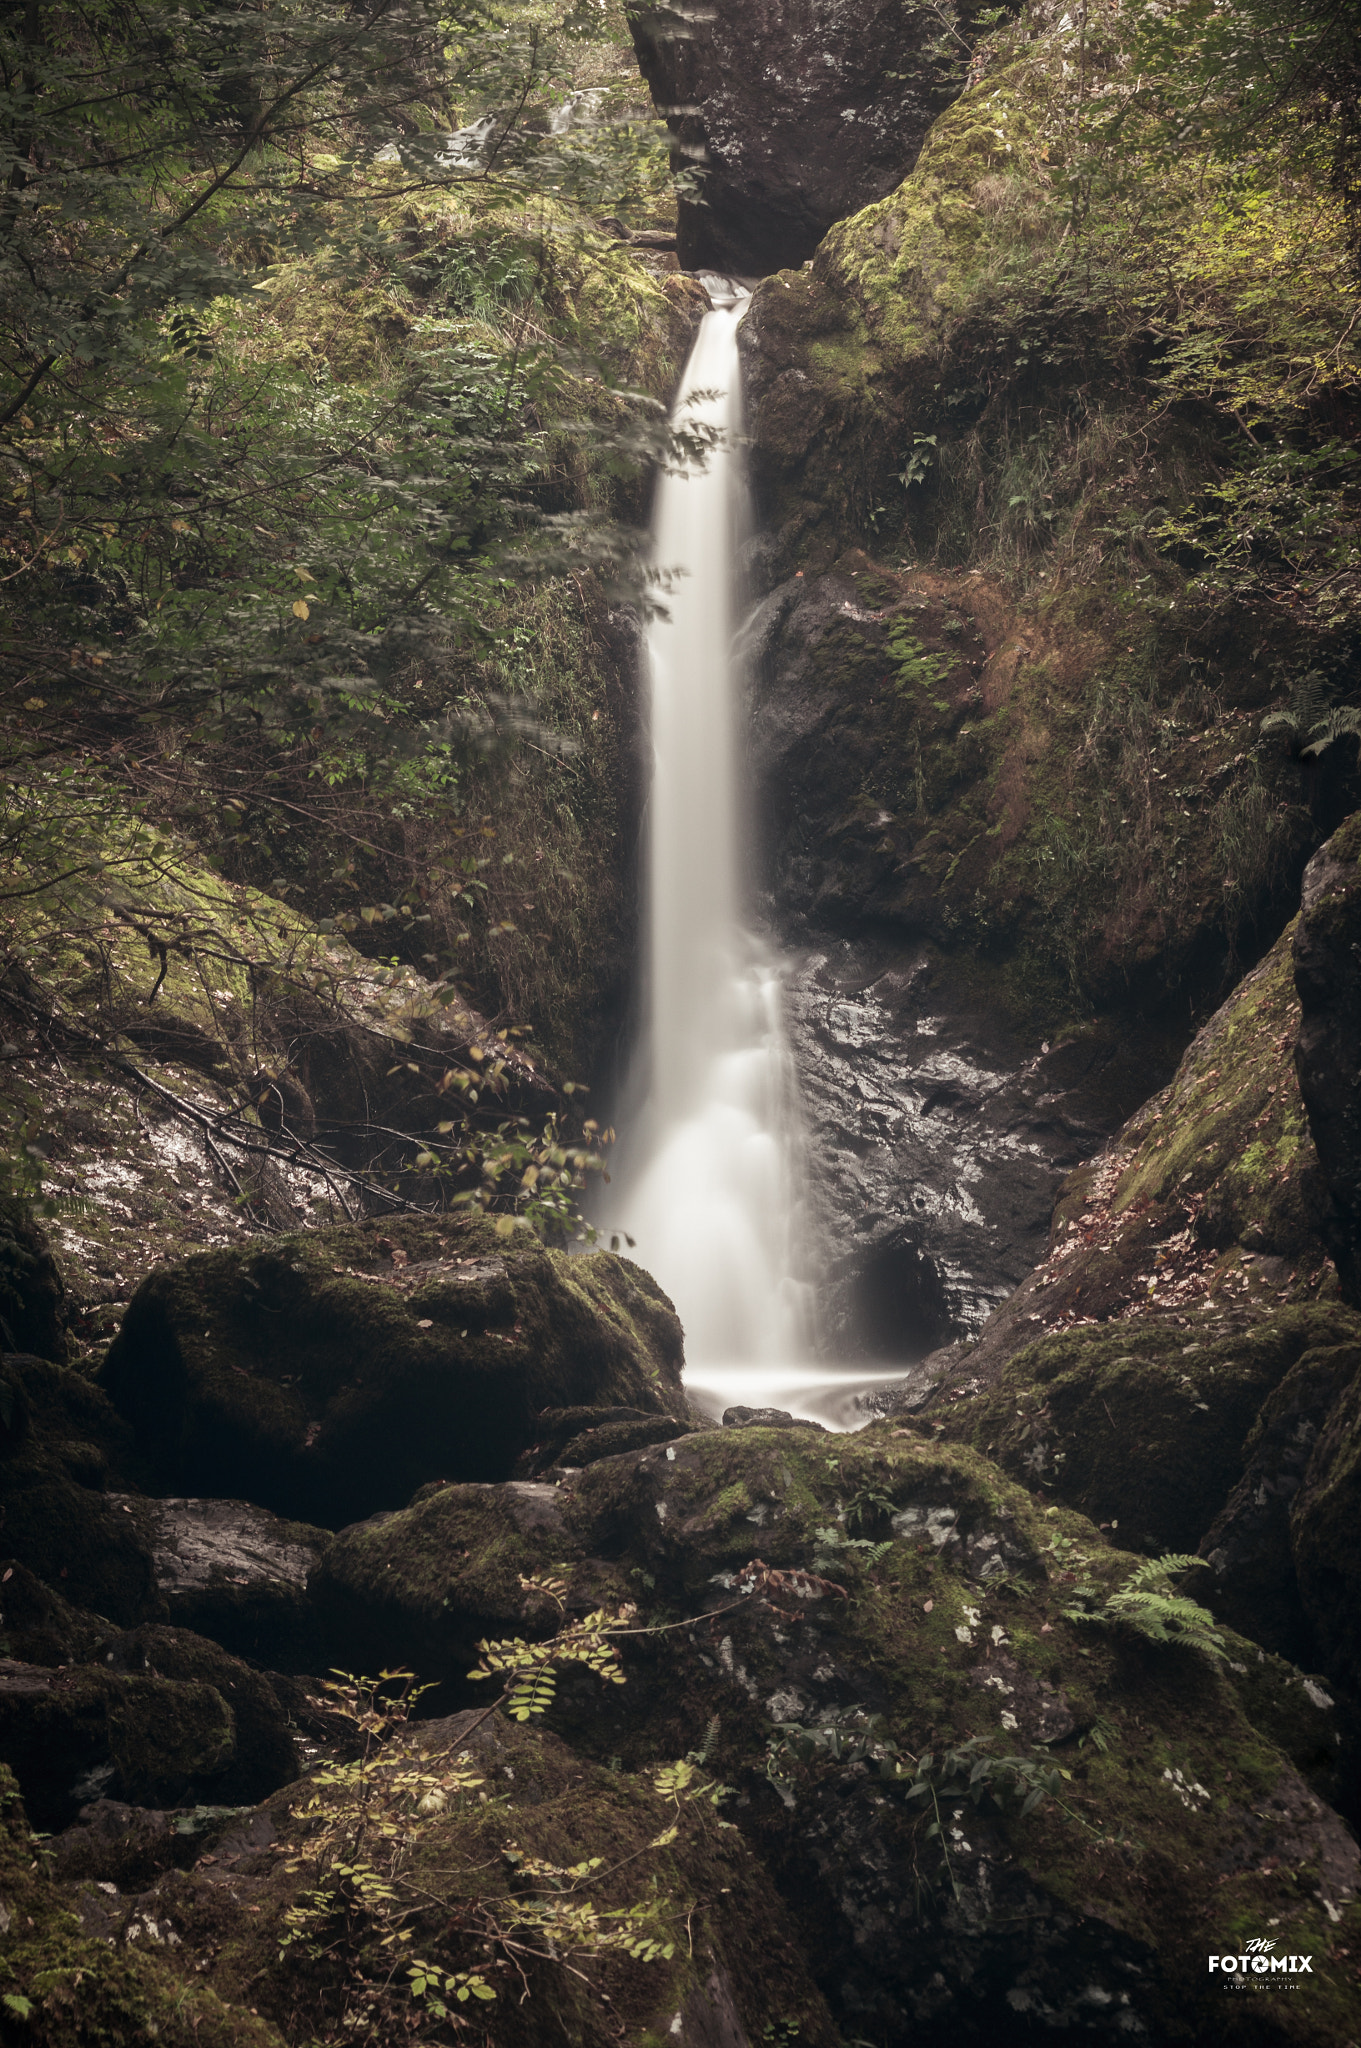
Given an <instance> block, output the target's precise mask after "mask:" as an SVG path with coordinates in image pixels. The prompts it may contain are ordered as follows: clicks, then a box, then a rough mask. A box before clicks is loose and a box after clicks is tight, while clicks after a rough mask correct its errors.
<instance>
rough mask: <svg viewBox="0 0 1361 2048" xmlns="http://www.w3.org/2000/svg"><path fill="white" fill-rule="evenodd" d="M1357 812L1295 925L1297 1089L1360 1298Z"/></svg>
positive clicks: (1350, 1284)
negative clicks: (1298, 1017) (1300, 1013)
mask: <svg viewBox="0 0 1361 2048" xmlns="http://www.w3.org/2000/svg"><path fill="white" fill-rule="evenodd" d="M1359 863H1361V813H1359V814H1358V815H1357V816H1356V817H1354V818H1350V819H1349V820H1348V821H1347V823H1346V824H1345V825H1344V826H1343V827H1342V829H1341V831H1340V832H1338V833H1336V834H1335V835H1334V837H1333V838H1332V839H1330V840H1329V842H1328V844H1327V845H1326V846H1325V847H1324V848H1323V849H1322V850H1321V852H1319V853H1317V854H1315V856H1314V858H1313V860H1311V861H1310V863H1309V866H1308V868H1307V869H1306V870H1305V876H1304V902H1303V907H1302V909H1301V912H1300V918H1299V922H1298V924H1297V925H1296V927H1295V938H1294V962H1295V986H1296V989H1297V990H1298V991H1299V998H1300V1004H1301V1007H1302V1010H1303V1018H1302V1022H1301V1025H1300V1031H1299V1037H1298V1039H1297V1041H1296V1046H1295V1068H1296V1072H1297V1074H1298V1076H1299V1084H1300V1093H1301V1095H1302V1096H1303V1098H1304V1105H1305V1108H1306V1109H1307V1110H1308V1112H1309V1128H1310V1131H1311V1133H1312V1135H1313V1139H1314V1144H1315V1146H1316V1147H1317V1150H1318V1156H1319V1165H1320V1167H1321V1168H1322V1172H1323V1178H1324V1180H1325V1182H1326V1184H1327V1190H1328V1198H1329V1200H1328V1212H1327V1215H1326V1217H1325V1219H1324V1224H1323V1230H1324V1235H1325V1237H1326V1239H1327V1242H1328V1249H1329V1251H1330V1252H1331V1253H1332V1255H1333V1258H1334V1259H1335V1261H1336V1263H1337V1272H1338V1279H1339V1280H1340V1282H1341V1284H1342V1290H1343V1292H1344V1294H1345V1295H1346V1297H1347V1299H1348V1300H1349V1301H1351V1302H1354V1303H1356V1304H1357V1305H1358V1306H1361V865H1359Z"/></svg>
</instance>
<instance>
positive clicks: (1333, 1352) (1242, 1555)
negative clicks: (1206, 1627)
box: [1198, 1342, 1361, 1684]
mask: <svg viewBox="0 0 1361 2048" xmlns="http://www.w3.org/2000/svg"><path fill="white" fill-rule="evenodd" d="M1359 1371H1361V1345H1358V1344H1357V1343H1356V1342H1352V1343H1347V1344H1323V1345H1321V1346H1318V1347H1315V1348H1312V1349H1310V1350H1307V1351H1305V1352H1304V1353H1303V1355H1302V1356H1301V1357H1300V1359H1299V1360H1298V1362H1297V1363H1296V1364H1295V1365H1293V1366H1292V1367H1291V1369H1290V1371H1289V1372H1288V1373H1287V1374H1286V1375H1285V1378H1284V1379H1283V1380H1282V1381H1281V1383H1280V1385H1279V1386H1278V1387H1276V1388H1275V1389H1274V1390H1273V1392H1272V1393H1271V1394H1270V1395H1269V1396H1268V1398H1267V1399H1266V1401H1265V1402H1264V1403H1263V1405H1262V1408H1261V1412H1260V1413H1259V1415H1258V1417H1257V1419H1256V1421H1255V1422H1254V1424H1253V1426H1252V1429H1251V1430H1250V1432H1249V1434H1248V1437H1247V1440H1246V1442H1245V1443H1244V1446H1243V1474H1242V1477H1241V1478H1240V1479H1239V1481H1238V1483H1237V1485H1236V1486H1235V1487H1234V1489H1233V1491H1232V1493H1230V1495H1229V1497H1228V1499H1227V1501H1226V1502H1225V1504H1224V1507H1223V1508H1222V1510H1221V1511H1220V1513H1219V1514H1218V1515H1217V1516H1216V1517H1215V1520H1214V1522H1213V1524H1212V1525H1211V1527H1210V1528H1209V1529H1208V1530H1207V1532H1206V1534H1205V1535H1204V1537H1203V1538H1202V1539H1201V1542H1200V1544H1199V1545H1198V1548H1199V1550H1200V1552H1201V1555H1202V1556H1203V1557H1204V1558H1205V1561H1206V1563H1207V1564H1208V1565H1209V1567H1210V1569H1211V1571H1212V1572H1213V1574H1214V1579H1213V1582H1212V1588H1211V1590H1210V1592H1209V1593H1208V1594H1207V1595H1206V1597H1207V1598H1208V1599H1209V1600H1210V1602H1211V1605H1212V1606H1213V1607H1214V1609H1215V1612H1216V1613H1217V1614H1220V1615H1222V1616H1223V1618H1224V1619H1225V1620H1226V1621H1227V1622H1229V1623H1230V1625H1231V1626H1232V1627H1234V1628H1236V1629H1238V1630H1239V1631H1240V1633H1241V1634H1243V1635H1247V1636H1251V1637H1253V1639H1254V1640H1255V1641H1257V1642H1259V1643H1264V1644H1265V1645H1266V1646H1267V1648H1268V1649H1272V1650H1277V1651H1279V1652H1280V1653H1281V1655H1282V1656H1285V1657H1289V1658H1290V1659H1291V1660H1292V1662H1294V1663H1296V1664H1303V1665H1306V1666H1308V1667H1309V1668H1313V1667H1314V1666H1315V1665H1320V1666H1322V1667H1324V1668H1326V1669H1327V1670H1328V1671H1330V1672H1331V1673H1332V1674H1333V1676H1334V1680H1335V1682H1336V1681H1341V1682H1343V1683H1347V1684H1351V1683H1353V1682H1354V1680H1353V1678H1352V1669H1353V1667H1352V1660H1351V1657H1350V1655H1347V1654H1343V1655H1342V1656H1341V1658H1340V1659H1339V1651H1340V1650H1341V1644H1340V1642H1339V1641H1338V1639H1337V1637H1336V1631H1335V1624H1336V1623H1337V1622H1338V1621H1339V1620H1341V1619H1342V1618H1343V1617H1342V1615H1341V1614H1340V1613H1337V1612H1332V1613H1330V1614H1329V1616H1328V1619H1329V1622H1330V1623H1332V1624H1334V1626H1330V1627H1328V1628H1326V1629H1325V1630H1324V1632H1323V1633H1322V1634H1320V1633H1319V1631H1318V1630H1317V1629H1316V1628H1315V1626H1314V1622H1313V1616H1312V1611H1311V1603H1310V1602H1309V1601H1307V1600H1306V1599H1304V1598H1302V1597H1301V1582H1300V1578H1299V1574H1298V1570H1297V1567H1296V1557H1295V1543H1294V1539H1293V1535H1292V1519H1293V1514H1294V1510H1295V1508H1296V1506H1297V1505H1299V1504H1300V1489H1301V1486H1302V1485H1303V1484H1304V1483H1305V1482H1306V1480H1307V1479H1310V1478H1312V1480H1313V1484H1314V1486H1315V1487H1316V1488H1318V1489H1320V1490H1323V1489H1325V1488H1326V1484H1327V1477H1328V1475H1329V1474H1330V1473H1331V1471H1332V1469H1333V1466H1334V1455H1335V1451H1336V1449H1337V1448H1338V1447H1339V1445H1340V1444H1341V1443H1342V1442H1344V1441H1345V1438H1346V1434H1347V1431H1346V1423H1345V1408H1340V1407H1339V1404H1340V1403H1342V1402H1343V1401H1344V1399H1345V1397H1346V1395H1347V1393H1348V1390H1349V1389H1350V1388H1351V1387H1352V1386H1353V1385H1354V1384H1355V1382H1356V1379H1357V1375H1358V1372H1359ZM1334 1417H1336V1421H1334ZM1320 1437H1326V1439H1327V1443H1326V1447H1324V1446H1321V1445H1320ZM1316 1454H1317V1463H1315V1459H1316ZM1301 1512H1302V1513H1306V1514H1307V1510H1305V1509H1303V1508H1302V1507H1301ZM1308 1548H1309V1546H1308V1545H1307V1544H1306V1549H1308ZM1354 1590H1355V1589H1354ZM1343 1605H1344V1607H1345V1605H1346V1603H1345V1602H1344V1603H1343Z"/></svg>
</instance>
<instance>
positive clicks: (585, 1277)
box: [100, 1217, 683, 1527]
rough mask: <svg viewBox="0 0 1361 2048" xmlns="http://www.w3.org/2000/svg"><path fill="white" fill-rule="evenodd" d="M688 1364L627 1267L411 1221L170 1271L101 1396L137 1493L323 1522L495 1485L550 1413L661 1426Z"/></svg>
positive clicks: (658, 1308)
mask: <svg viewBox="0 0 1361 2048" xmlns="http://www.w3.org/2000/svg"><path fill="white" fill-rule="evenodd" d="M680 1364H681V1335H680V1325H679V1323H678V1322H677V1320H676V1317H675V1314H674V1311H673V1310H672V1309H671V1306H670V1304H669V1303H668V1302H667V1300H666V1299H665V1297H664V1296H663V1295H662V1294H661V1293H660V1292H659V1291H658V1290H657V1288H656V1286H655V1284H654V1283H653V1282H652V1281H651V1280H650V1279H649V1277H648V1276H647V1275H646V1274H644V1273H643V1272H642V1271H641V1270H640V1269H639V1268H638V1267H636V1266H632V1265H630V1264H629V1263H628V1262H627V1261H625V1260H621V1259H616V1258H614V1257H613V1256H612V1255H610V1254H608V1253H603V1252H602V1253H594V1254H591V1255H589V1256H586V1257H582V1258H570V1257H568V1256H567V1255H566V1254H564V1253H559V1252H551V1251H545V1250H543V1249H542V1248H541V1247H539V1246H538V1245H537V1244H536V1243H535V1242H534V1241H533V1240H532V1239H529V1238H528V1237H527V1234H526V1235H524V1236H515V1237H513V1238H509V1239H508V1238H504V1237H501V1236H498V1234H497V1233H496V1232H495V1230H494V1229H493V1228H492V1227H491V1226H490V1225H488V1224H482V1223H475V1222H463V1221H460V1220H457V1219H452V1218H447V1217H442V1218H437V1219H430V1220H425V1219H415V1218H407V1219H403V1220H401V1221H398V1222H392V1223H389V1224H388V1225H387V1226H386V1228H385V1229H384V1230H382V1231H380V1230H378V1229H377V1228H376V1227H375V1228H371V1229H360V1228H353V1229H342V1230H327V1231H316V1232H309V1233H305V1234H299V1235H297V1236H292V1237H284V1238H280V1239H276V1240H274V1241H272V1242H270V1243H268V1244H267V1245H266V1244H260V1245H256V1246H253V1247H251V1248H249V1249H245V1250H236V1249H233V1250H230V1251H222V1252H211V1253H206V1254H204V1255H202V1256H200V1257H198V1258H194V1259H190V1260H187V1261H185V1262H184V1263H183V1264H181V1265H178V1266H171V1267H167V1268H163V1269H161V1270H160V1271H159V1272H157V1273H154V1274H153V1275H152V1276H151V1278H150V1279H149V1280H147V1281H146V1282H145V1283H144V1285H143V1286H142V1287H141V1289H139V1291H138V1294H137V1296H136V1298H135V1299H134V1301H133V1303H132V1304H131V1306H130V1307H129V1310H128V1314H127V1318H126V1320H125V1322H124V1324H123V1328H122V1330H121V1331H120V1333H119V1336H118V1338H117V1340H116V1342H115V1343H114V1345H113V1347H112V1349H111V1350H110V1352H109V1355H108V1358H107V1360H106V1361H105V1363H104V1366H103V1368H102V1370H101V1373H100V1381H101V1384H102V1386H103V1388H104V1389H105V1390H106V1392H107V1393H108V1395H109V1397H110V1399H111V1400H112V1401H113V1403H114V1405H115V1406H116V1408H117V1409H118V1410H119V1412H120V1414H121V1415H122V1416H124V1417H125V1418H126V1420H127V1421H128V1422H129V1423H131V1424H132V1426H133V1428H134V1430H135V1432H136V1437H137V1449H138V1456H139V1460H140V1470H141V1473H142V1476H143V1482H144V1484H146V1485H147V1486H148V1487H149V1488H150V1489H152V1490H155V1491H158V1492H162V1493H176V1494H197V1495H232V1496H236V1497H238V1498H241V1499H245V1500H251V1501H255V1502H258V1503H259V1504H260V1505H262V1506H264V1507H267V1508H270V1509H272V1510H273V1511H275V1512H276V1513H279V1514H282V1515H291V1516H297V1517H302V1518H305V1519H307V1520H310V1521H313V1522H318V1523H324V1524H327V1525H329V1526H331V1527H335V1526H337V1525H338V1524H340V1523H343V1522H347V1521H351V1520H353V1519H355V1518H356V1517H359V1516H363V1515H367V1514H371V1513H373V1512H374V1511H375V1510H378V1509H383V1508H395V1507H397V1506H399V1505H400V1504H401V1503H402V1502H404V1501H406V1500H407V1499H409V1498H410V1496H411V1494H412V1492H413V1491H414V1490H415V1489H416V1488H417V1487H419V1486H421V1485H423V1484H425V1483H426V1482H427V1481H430V1480H434V1479H478V1480H487V1479H493V1478H500V1477H502V1476H503V1475H504V1474H506V1473H507V1472H509V1470H510V1468H511V1465H512V1464H513V1463H514V1460H515V1458H516V1457H517V1456H518V1455H519V1453H520V1452H521V1451H522V1450H523V1449H525V1448H526V1446H527V1445H528V1444H530V1443H531V1442H533V1441H534V1426H533V1418H534V1416H535V1414H536V1413H537V1412H538V1411H539V1410H541V1409H543V1408H558V1407H565V1406H570V1405H575V1404H588V1405H597V1404H603V1405H606V1406H611V1405H623V1406H629V1407H635V1408H641V1409H643V1410H644V1411H645V1412H650V1413H654V1414H661V1413H665V1412H667V1411H668V1410H669V1409H670V1408H672V1407H673V1406H674V1404H675V1403H676V1402H678V1401H683V1396H682V1393H681V1388H680Z"/></svg>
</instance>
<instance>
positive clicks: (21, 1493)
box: [0, 1357, 158, 1626]
mask: <svg viewBox="0 0 1361 2048" xmlns="http://www.w3.org/2000/svg"><path fill="white" fill-rule="evenodd" d="M6 1417H8V1421H7V1422H5V1418H6ZM0 1423H4V1428H3V1434H0V1508H2V1509H3V1513H4V1521H3V1525H0V1549H2V1550H4V1551H5V1552H6V1553H7V1554H8V1556H9V1557H10V1558H12V1559H14V1560H17V1561H18V1562H19V1563H21V1564H23V1565H26V1566H27V1567H28V1568H29V1570H30V1571H32V1572H33V1573H35V1574H36V1575H37V1577H39V1578H41V1579H43V1580H45V1581H46V1582H47V1583H48V1584H49V1585H51V1586H52V1587H54V1588H56V1589H57V1590H58V1591H59V1592H60V1593H61V1595H62V1596H63V1598H65V1599H68V1600H70V1601H71V1602H72V1603H73V1604H74V1605H76V1606H79V1607H84V1608H92V1609H93V1610H94V1611H95V1612H96V1613H99V1614H105V1615H107V1616H108V1617H109V1618H110V1620H111V1621H115V1622H118V1623H119V1624H121V1625H123V1626H131V1625H132V1624H133V1623H135V1622H138V1621H141V1620H144V1619H147V1618H149V1617H151V1616H152V1615H154V1614H155V1613H156V1611H157V1606H158V1600H157V1593H156V1581H155V1573H154V1570H153V1567H152V1559H151V1552H150V1548H149V1546H148V1545H147V1543H146V1542H145V1541H144V1539H143V1536H142V1533H141V1531H140V1529H139V1528H138V1526H137V1524H136V1522H135V1520H134V1519H133V1518H132V1517H131V1516H130V1515H128V1514H127V1513H126V1512H124V1511H122V1509H121V1507H120V1505H119V1503H118V1502H116V1501H115V1500H113V1499H111V1498H110V1496H109V1494H108V1493H107V1492H106V1490H105V1489H106V1487H107V1485H108V1481H109V1479H110V1477H117V1476H118V1474H119V1472H120V1470H121V1469H122V1466H123V1462H124V1460H125V1459H126V1458H127V1457H128V1456H129V1455H130V1453H131V1450H132V1443H133V1439H132V1432H131V1431H130V1430H129V1429H128V1426H127V1424H126V1423H125V1422H123V1421H122V1420H121V1418H120V1417H119V1416H118V1414H117V1413H116V1412H115V1410H114V1408H113V1405H112V1403H111V1402H110V1401H109V1399H108V1397H107V1395H105V1394H104V1393H102V1392H101V1391H100V1389H99V1388H98V1387H96V1386H94V1385H92V1384H91V1382H90V1381H89V1380H87V1379H86V1378H84V1376H83V1375H82V1374H80V1373H78V1372H75V1371H74V1370H72V1369H71V1368H69V1367H67V1366H62V1365H55V1364H53V1363H52V1362H51V1361H49V1360H47V1359H42V1358H26V1357H10V1358H6V1359H4V1360H3V1361H0Z"/></svg>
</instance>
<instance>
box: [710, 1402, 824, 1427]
mask: <svg viewBox="0 0 1361 2048" xmlns="http://www.w3.org/2000/svg"><path fill="white" fill-rule="evenodd" d="M723 1427H724V1429H822V1428H823V1427H824V1425H823V1424H822V1423H820V1422H810V1421H808V1420H807V1418H806V1417H804V1416H802V1415H791V1414H790V1412H789V1410H788V1409H787V1408H743V1407H740V1406H739V1407H735V1408H725V1409H724V1410H723Z"/></svg>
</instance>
